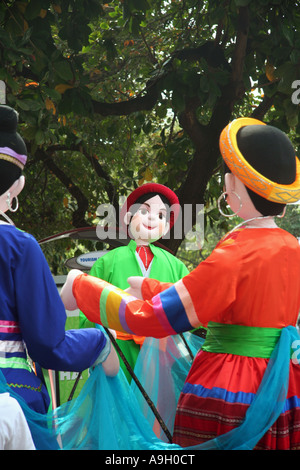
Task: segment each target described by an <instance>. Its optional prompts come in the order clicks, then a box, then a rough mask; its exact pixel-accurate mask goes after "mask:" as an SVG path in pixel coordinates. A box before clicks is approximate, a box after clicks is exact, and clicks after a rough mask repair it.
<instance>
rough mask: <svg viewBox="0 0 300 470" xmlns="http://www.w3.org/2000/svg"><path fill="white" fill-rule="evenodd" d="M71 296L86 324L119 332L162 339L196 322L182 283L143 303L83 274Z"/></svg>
mask: <svg viewBox="0 0 300 470" xmlns="http://www.w3.org/2000/svg"><path fill="white" fill-rule="evenodd" d="M73 294H74V296H75V298H76V301H77V305H78V307H79V308H80V310H82V311H83V313H84V314H85V315H86V317H87V318H88V319H89V320H90V321H92V322H95V323H100V324H102V325H104V326H106V327H108V328H112V329H114V330H116V331H120V332H127V333H131V334H135V335H139V336H153V337H164V336H168V335H174V334H176V333H180V332H182V331H188V330H191V329H192V328H194V327H195V326H196V325H197V324H198V323H199V321H198V319H197V316H196V314H195V310H194V307H193V304H192V302H191V299H190V296H189V293H188V291H187V289H186V287H185V286H184V284H183V283H182V281H178V282H177V283H176V284H174V285H172V286H171V287H169V288H168V289H166V290H164V291H163V292H161V293H160V294H157V295H156V296H154V297H153V298H152V299H151V301H143V300H138V299H136V298H135V297H132V296H131V295H129V294H128V293H126V292H124V291H122V290H121V289H119V288H117V287H114V286H112V285H111V284H109V283H107V282H105V281H102V280H100V279H97V278H95V277H93V276H89V275H87V274H83V275H80V276H78V277H77V278H76V279H75V281H74V284H73ZM87 299H88V301H87Z"/></svg>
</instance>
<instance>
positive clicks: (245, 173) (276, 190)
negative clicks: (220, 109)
mask: <svg viewBox="0 0 300 470" xmlns="http://www.w3.org/2000/svg"><path fill="white" fill-rule="evenodd" d="M252 125H256V126H257V125H261V126H266V124H265V123H264V122H262V121H259V120H257V119H253V118H238V119H235V120H234V121H232V122H231V123H229V124H228V125H227V126H226V127H225V128H224V129H223V131H222V133H221V135H220V142H219V144H220V151H221V154H222V157H223V159H224V162H225V163H226V165H227V166H228V168H229V169H230V171H231V172H232V173H233V174H234V175H236V176H237V177H238V178H239V179H240V180H241V181H242V182H243V183H244V185H245V186H247V188H249V189H251V190H252V191H254V192H255V193H257V194H259V195H260V196H262V197H263V198H265V199H267V200H268V201H273V202H277V203H280V204H288V203H292V202H297V201H299V199H300V162H299V159H298V158H297V157H295V159H296V178H295V181H294V182H293V183H292V184H279V183H276V182H274V181H271V180H269V179H268V178H266V177H265V176H264V175H262V174H260V173H259V172H258V171H256V170H255V168H253V167H252V166H251V165H250V164H249V163H248V162H247V160H246V159H245V158H244V156H243V155H242V153H241V152H240V150H239V147H238V143H237V133H238V131H239V130H240V129H241V128H242V127H245V126H252Z"/></svg>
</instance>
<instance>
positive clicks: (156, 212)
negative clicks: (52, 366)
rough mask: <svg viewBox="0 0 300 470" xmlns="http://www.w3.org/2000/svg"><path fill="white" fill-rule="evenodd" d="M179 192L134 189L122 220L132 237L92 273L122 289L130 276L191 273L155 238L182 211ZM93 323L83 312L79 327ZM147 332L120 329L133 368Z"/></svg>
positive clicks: (164, 277)
mask: <svg viewBox="0 0 300 470" xmlns="http://www.w3.org/2000/svg"><path fill="white" fill-rule="evenodd" d="M179 209H180V207H179V201H178V198H177V196H176V194H175V193H174V192H173V191H172V190H171V189H169V188H167V187H166V186H164V185H162V184H157V183H146V184H144V185H142V186H139V187H138V188H137V189H135V190H134V191H133V192H132V193H131V194H130V195H129V196H128V198H127V200H126V201H125V203H124V205H123V207H122V209H121V212H120V220H121V222H122V223H123V224H124V225H123V226H124V228H125V230H126V231H127V232H128V235H129V236H130V238H131V240H130V242H129V244H128V246H122V247H119V248H115V249H113V250H112V251H110V252H109V253H107V254H106V255H105V256H102V257H101V258H99V259H98V260H97V261H96V262H95V264H94V265H93V267H92V268H91V271H90V275H92V276H95V277H97V278H100V279H104V280H106V281H107V282H109V283H110V284H113V285H114V286H116V287H119V288H121V289H123V290H124V289H126V288H128V287H129V284H128V281H127V279H128V278H129V277H131V276H143V277H149V278H151V279H157V280H159V281H161V282H170V283H174V282H176V281H178V280H179V279H181V278H182V277H183V276H185V275H186V274H188V270H187V268H186V266H185V265H184V264H183V263H182V261H180V260H179V259H178V258H176V257H175V256H174V255H172V254H171V253H169V252H168V251H167V250H166V249H164V248H161V247H160V246H157V245H156V244H155V242H156V241H157V240H159V239H160V238H162V237H163V236H164V235H166V234H167V232H168V231H169V230H170V229H171V228H172V226H173V224H174V222H175V220H176V217H177V216H178V212H179ZM87 326H94V323H91V322H89V321H88V320H87V318H86V316H85V315H84V314H83V313H82V312H80V327H81V328H83V327H87ZM143 342H144V336H137V335H135V334H128V333H125V332H124V331H118V332H117V343H118V345H119V347H120V348H121V350H122V352H123V353H124V355H125V357H126V359H127V361H128V362H129V364H130V366H131V367H132V369H134V366H135V363H136V360H137V357H138V355H139V352H140V348H141V345H142V344H143ZM120 364H121V367H122V368H123V371H124V373H125V375H126V377H127V379H128V381H129V382H130V381H131V375H130V373H129V372H128V370H127V368H126V366H125V365H124V364H123V361H120Z"/></svg>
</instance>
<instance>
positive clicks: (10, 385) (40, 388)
mask: <svg viewBox="0 0 300 470" xmlns="http://www.w3.org/2000/svg"><path fill="white" fill-rule="evenodd" d="M7 385H8V386H9V387H11V388H27V389H28V390H32V391H33V392H41V391H42V384H41V385H40V386H39V387H31V386H30V385H24V384H14V383H10V384H9V383H8V384H7Z"/></svg>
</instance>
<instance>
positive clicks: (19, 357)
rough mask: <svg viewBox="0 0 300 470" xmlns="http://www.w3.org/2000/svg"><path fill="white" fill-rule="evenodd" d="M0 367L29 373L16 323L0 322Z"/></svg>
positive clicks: (29, 368) (29, 369) (24, 350)
mask: <svg viewBox="0 0 300 470" xmlns="http://www.w3.org/2000/svg"><path fill="white" fill-rule="evenodd" d="M0 367H1V368H3V369H7V368H13V369H25V370H28V371H29V372H30V371H31V367H30V365H29V363H28V360H27V354H26V349H25V346H24V342H23V340H22V336H21V331H20V327H19V324H18V323H17V322H14V321H7V320H0Z"/></svg>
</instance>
